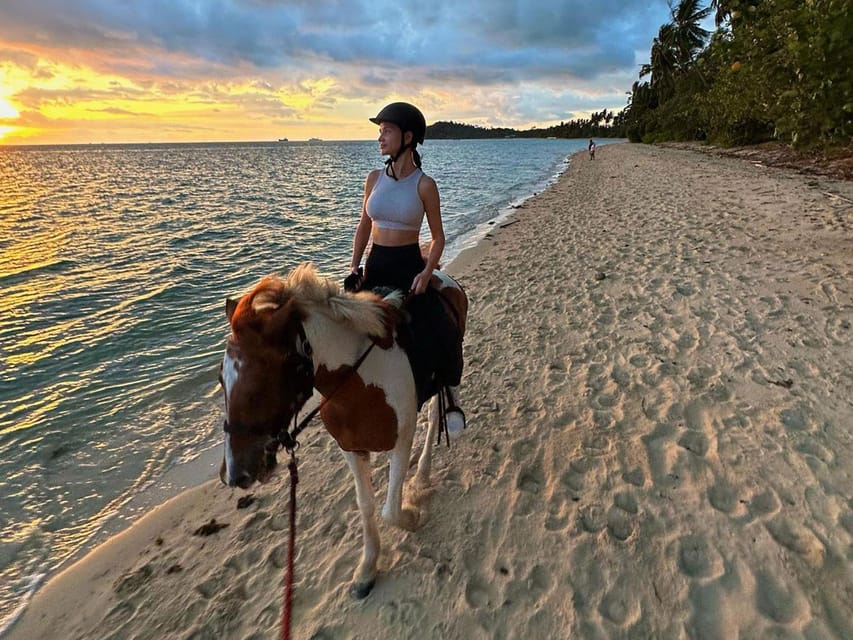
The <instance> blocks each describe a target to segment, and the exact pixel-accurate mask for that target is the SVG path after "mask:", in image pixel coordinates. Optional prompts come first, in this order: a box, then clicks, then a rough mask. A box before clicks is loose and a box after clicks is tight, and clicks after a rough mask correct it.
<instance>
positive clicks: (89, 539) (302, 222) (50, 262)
mask: <svg viewBox="0 0 853 640" xmlns="http://www.w3.org/2000/svg"><path fill="white" fill-rule="evenodd" d="M585 146H586V141H584V140H475V141H451V140H446V141H432V142H428V143H427V145H426V146H425V147H424V149H423V154H422V155H423V160H424V169H425V171H426V172H427V173H428V174H430V175H431V176H433V177H434V178H435V179H436V181H437V182H438V185H439V189H440V193H441V197H442V214H443V220H444V225H445V230H446V235H447V238H448V246H447V250H446V251H445V258H444V261H445V262H446V261H447V260H449V259H452V257H453V256H455V255H456V254H458V253H459V251H461V250H462V249H463V248H465V247H466V246H470V245H472V244H474V243H475V242H476V241H477V240H478V239H479V238H480V237H482V235H483V234H484V233H485V231H487V230H488V228H489V224H490V223H492V224H493V223H494V222H495V220H497V219H499V218H500V217H501V216H502V215H504V214H505V213H506V212H507V211H508V210H509V209H511V207H512V206H514V205H516V204H518V203H520V202H521V201H522V200H524V199H525V198H527V197H529V196H531V195H532V194H534V193H535V192H538V191H541V190H542V189H543V188H544V187H545V186H546V185H547V184H548V183H549V182H551V181H553V179H554V178H555V177H556V176H557V175H558V174H559V173H560V172H561V171H562V170H563V169H564V167H565V163H566V161H567V158H568V156H569V155H571V154H572V153H574V152H575V151H577V150H579V149H583V148H585ZM380 166H382V158H381V157H380V156H379V154H378V149H377V145H376V143H374V142H319V143H241V144H237V143H229V144H175V145H171V144H156V145H107V146H100V145H97V146H95V145H79V146H56V147H0V634H2V633H3V628H4V625H8V624H9V623H10V622H11V621H12V620H13V619H14V618H15V616H16V614H17V613H19V612H20V610H21V607H22V606H24V605H25V603H26V601H27V598H28V597H29V596H30V595H31V594H32V592H33V591H34V589H35V588H36V587H37V586H38V585H39V583H40V582H41V581H42V580H43V579H44V578H45V577H46V576H49V575H50V574H51V573H53V572H55V571H56V570H57V569H59V568H60V567H61V566H62V565H63V563H66V562H67V561H69V559H72V558H74V557H76V556H79V555H80V554H81V553H82V552H83V551H85V550H87V549H89V548H91V546H92V545H94V544H96V543H97V542H99V541H101V540H102V539H103V538H104V537H105V536H106V534H105V532H108V531H110V530H111V528H112V529H115V527H116V526H117V523H118V525H123V524H126V523H127V522H128V521H129V520H131V519H132V518H133V517H135V516H136V515H138V514H134V513H132V512H128V510H127V508H126V507H127V505H128V504H129V503H130V502H131V501H132V500H133V499H134V498H136V497H138V496H139V495H141V494H144V493H145V492H150V491H152V490H153V489H154V488H156V487H157V486H158V484H159V483H161V482H162V481H163V478H164V477H165V475H166V474H167V472H169V471H170V470H172V469H175V468H176V467H179V466H180V465H184V464H188V463H190V462H191V461H193V460H194V459H197V458H198V457H199V456H200V455H202V454H203V453H204V452H206V451H209V450H210V449H212V448H214V447H217V446H218V445H219V442H220V434H219V430H220V428H221V420H222V408H221V400H220V392H219V389H218V385H217V367H218V364H219V359H220V356H221V351H222V348H223V346H224V340H225V338H226V336H227V322H226V320H225V315H224V299H225V298H226V297H227V296H229V295H234V294H239V293H241V292H243V291H245V290H246V289H248V288H249V287H251V286H252V285H253V284H254V283H255V282H257V281H258V280H259V279H260V278H261V277H262V276H264V275H266V274H268V273H271V272H279V273H283V272H286V271H287V270H289V269H290V268H292V267H293V266H295V265H297V264H298V263H300V262H303V261H306V260H310V261H313V262H314V263H316V264H317V266H318V268H319V270H320V271H321V273H323V274H324V275H327V276H330V277H335V278H342V277H343V276H344V275H346V273H347V271H348V265H349V256H350V249H351V242H352V234H353V231H354V228H355V225H356V223H357V221H358V216H359V213H360V209H361V198H362V189H363V185H364V178H365V176H366V174H367V172H368V171H369V170H371V169H373V168H377V167H380ZM424 237H425V238H426V237H427V236H426V235H425V236H424ZM474 312H475V313H476V310H474ZM200 480H201V479H200Z"/></svg>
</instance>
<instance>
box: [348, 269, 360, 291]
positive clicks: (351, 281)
mask: <svg viewBox="0 0 853 640" xmlns="http://www.w3.org/2000/svg"><path fill="white" fill-rule="evenodd" d="M362 282H364V267H359V268H358V270H353V271H352V272H351V273H350V274H349V275H348V276H347V277H346V278H345V279H344V291H359V290H360V289H361V283H362Z"/></svg>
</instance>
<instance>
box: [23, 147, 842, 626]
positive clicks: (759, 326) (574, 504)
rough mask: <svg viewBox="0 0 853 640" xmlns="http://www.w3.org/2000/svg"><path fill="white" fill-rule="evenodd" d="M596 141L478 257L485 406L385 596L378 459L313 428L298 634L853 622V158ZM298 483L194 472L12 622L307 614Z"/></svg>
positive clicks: (393, 568)
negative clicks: (345, 452) (352, 586)
mask: <svg viewBox="0 0 853 640" xmlns="http://www.w3.org/2000/svg"><path fill="white" fill-rule="evenodd" d="M596 156H597V158H596V160H595V161H589V160H587V158H586V157H585V156H584V155H583V154H579V155H577V156H575V158H574V159H573V161H572V163H571V166H570V167H569V169H568V170H567V171H566V173H565V174H564V175H563V176H562V177H561V178H560V180H559V181H558V182H557V183H556V184H555V185H553V186H552V187H551V188H549V189H548V190H547V191H545V192H544V193H542V194H540V195H538V196H537V197H535V198H534V199H532V200H529V201H527V202H526V203H525V204H524V205H522V206H521V207H519V208H518V210H517V211H516V212H515V215H514V216H513V217H512V218H511V219H509V220H507V221H505V222H503V223H501V224H500V225H495V226H496V228H495V230H494V231H493V232H492V233H490V234H489V235H488V236H487V237H486V238H485V239H484V240H483V241H482V242H481V243H480V244H479V245H478V246H477V247H476V248H475V249H472V250H469V251H466V252H464V253H463V254H462V255H460V256H459V258H457V259H456V260H455V261H454V262H453V263H452V264H451V265H449V266H448V271H449V272H450V273H452V274H454V275H455V276H457V277H458V278H459V279H460V281H461V282H462V283H463V285H465V287H466V289H467V291H468V293H469V297H470V301H471V311H470V316H469V324H468V334H467V337H466V344H465V353H466V373H465V376H464V379H463V386H462V388H461V400H462V404H463V407H464V408H465V410H466V413H467V416H468V422H469V427H468V429H467V431H466V432H465V433H464V434H463V435H462V437H461V438H460V439H459V440H457V441H456V442H455V443H454V445H453V447H452V448H450V449H447V448H445V447H443V446H442V448H441V449H440V450H438V451H437V452H436V457H435V461H434V470H433V483H432V487H431V489H430V491H428V492H426V493H425V494H419V495H417V496H416V505H417V507H418V508H419V509H420V510H421V516H422V517H421V521H422V522H423V524H422V525H421V527H420V529H419V530H418V531H415V532H406V531H401V530H397V529H394V528H393V527H389V526H387V525H385V524H384V523H381V522H380V525H379V526H380V531H381V535H382V540H383V544H384V548H383V550H382V554H381V556H380V569H381V572H382V573H381V575H380V578H379V581H378V582H377V585H376V588H375V590H374V592H373V593H372V594H371V595H370V596H369V597H368V598H367V599H365V600H363V601H355V600H353V599H352V598H351V597H350V596H349V594H348V586H349V579H350V577H351V575H352V571H353V570H354V568H355V566H356V563H357V561H358V557H359V554H360V552H361V534H360V526H359V516H358V510H357V508H356V504H355V496H354V489H353V484H352V481H351V479H350V476H349V471H348V470H347V468H346V465H345V464H344V461H343V458H342V456H341V455H340V453H339V452H338V450H337V448H336V446H335V444H334V442H333V440H332V439H331V437H329V436H328V435H327V434H326V433H325V432H323V431H322V430H321V428H320V427H319V426H316V427H314V428H312V430H311V431H310V432H308V433H307V435H306V437H305V438H304V440H303V448H302V450H301V455H300V461H301V464H300V480H301V481H300V484H299V500H300V502H299V524H298V538H297V544H298V555H297V558H296V567H297V583H296V587H295V602H294V608H295V626H294V637H296V638H317V639H319V638H369V639H370V640H380V639H385V638H388V639H396V638H403V637H422V638H460V639H463V638H464V639H469V638H489V639H491V638H522V637H535V638H568V637H572V638H584V639H586V638H637V637H654V638H719V639H724V638H725V639H729V638H737V637H741V638H765V637H767V638H770V637H772V638H808V639H812V638H850V637H853V588H851V585H853V571H852V570H851V569H853V463H851V460H853V228H852V227H853V183H849V182H836V181H832V180H829V179H821V178H814V177H806V176H802V175H797V174H794V173H791V172H789V171H786V170H778V169H770V168H767V167H762V166H757V165H756V164H754V163H751V162H747V161H743V160H739V159H735V158H726V157H714V156H707V155H702V154H699V153H696V152H694V151H688V150H678V149H661V148H655V147H647V146H637V145H627V144H622V145H611V146H605V147H599V149H598V151H597V154H596ZM498 226H500V227H502V228H497V227H498ZM422 437H423V433H422V434H421V438H422ZM416 446H417V443H416ZM280 458H281V459H283V456H280ZM384 461H385V460H384V457H383V456H379V457H377V463H376V465H375V469H376V471H375V476H374V481H375V483H376V484H377V485H378V486H379V487H380V492H379V495H380V498H383V497H384V487H385V484H386V476H387V471H386V465H385V464H384ZM287 487H288V481H287V473H286V469H285V468H284V466H283V465H282V467H281V469H280V471H279V473H278V474H277V476H276V478H275V479H274V480H273V481H272V482H270V483H269V484H267V485H264V486H261V487H256V488H255V489H254V490H253V491H252V492H251V493H252V495H253V496H254V502H253V503H252V504H251V505H249V506H248V507H247V508H244V509H237V501H238V499H239V498H240V497H241V496H243V495H244V492H241V491H239V490H231V489H227V488H224V487H222V486H220V485H219V484H218V480H211V481H209V482H207V483H205V484H204V485H202V486H200V487H198V488H196V489H193V490H191V491H188V492H186V493H184V494H181V495H180V496H178V497H177V498H175V499H173V500H171V501H170V502H168V503H167V504H165V505H164V506H162V507H160V508H159V509H157V510H155V511H153V512H151V513H150V514H148V515H147V516H146V517H145V518H143V519H142V520H141V521H140V522H139V523H137V524H136V525H135V526H134V527H133V528H131V529H130V530H128V531H127V532H125V533H123V534H121V535H120V536H117V537H115V538H113V539H111V540H110V541H109V542H108V543H107V544H105V545H103V546H101V547H99V548H98V549H96V550H95V551H94V552H93V553H91V554H89V555H88V556H87V557H86V558H84V559H83V560H82V561H81V562H79V563H77V564H75V565H74V566H72V567H71V568H69V569H68V570H66V571H65V572H63V573H62V574H60V575H59V576H57V577H55V578H54V579H53V580H51V581H50V582H49V583H48V584H47V585H46V586H45V587H43V588H42V590H41V591H40V592H39V593H38V594H37V595H36V597H35V599H34V600H33V602H32V604H31V605H30V607H29V609H28V610H27V612H26V613H25V615H24V616H23V618H22V619H21V620H20V621H19V622H18V624H17V625H16V626H15V627H14V628H13V630H12V632H11V633H10V634H9V636H8V637H9V638H10V640H22V639H27V640H32V639H34V638H54V637H60V636H61V637H63V638H86V639H94V638H98V639H104V638H108V639H116V640H117V639H119V638H136V639H140V640H144V639H151V640H153V639H155V638H156V639H162V638H188V639H189V638H192V639H194V640H201V639H203V638H217V639H221V638H235V639H240V640H260V639H262V638H276V637H278V634H279V626H278V625H279V618H280V611H281V580H282V576H283V573H284V570H283V566H284V562H285V555H286V539H287ZM212 519H215V521H216V522H217V523H223V524H227V525H228V526H227V527H225V528H221V529H219V530H218V531H217V532H216V533H213V534H212V535H209V536H199V535H194V532H195V531H196V530H197V529H198V528H199V527H200V526H201V525H204V524H206V523H209V522H210V521H211V520H212ZM214 528H215V527H214ZM58 634H59V635H58Z"/></svg>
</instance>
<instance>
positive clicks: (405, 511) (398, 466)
mask: <svg viewBox="0 0 853 640" xmlns="http://www.w3.org/2000/svg"><path fill="white" fill-rule="evenodd" d="M416 418H417V417H416V416H415V418H414V419H413V420H412V425H413V426H412V427H411V428H409V429H403V430H401V433H400V434H399V436H398V438H397V444H396V446H395V447H394V450H393V451H391V463H390V465H389V468H388V496H387V497H386V499H385V507H384V508H383V509H382V519H383V520H385V522H388V523H389V524H393V525H395V526H397V527H400V528H401V529H406V530H407V531H414V530H415V529H416V528H417V526H418V511H417V509H415V508H414V507H411V506H403V481H404V480H405V479H406V473H407V472H408V470H409V455H410V454H411V452H412V440H413V438H414V422H415V420H416Z"/></svg>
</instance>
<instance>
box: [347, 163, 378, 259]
mask: <svg viewBox="0 0 853 640" xmlns="http://www.w3.org/2000/svg"><path fill="white" fill-rule="evenodd" d="M378 177H379V170H378V169H377V170H374V171H371V172H370V173H368V174H367V179H366V180H365V181H364V197H363V198H362V201H361V218H360V219H359V221H358V226H357V227H356V228H355V236H354V237H353V239H352V259H351V260H350V271H351V272H352V273H357V272H358V265H359V264H361V258H362V256H363V255H364V250H365V249H366V248H367V243H368V241H369V240H370V232H371V230H372V229H373V220H371V219H370V216H368V215H367V199H368V198H369V197H370V193H371V192H372V191H373V186H374V185H375V184H376V179H377V178H378Z"/></svg>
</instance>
